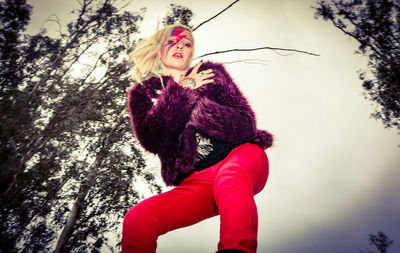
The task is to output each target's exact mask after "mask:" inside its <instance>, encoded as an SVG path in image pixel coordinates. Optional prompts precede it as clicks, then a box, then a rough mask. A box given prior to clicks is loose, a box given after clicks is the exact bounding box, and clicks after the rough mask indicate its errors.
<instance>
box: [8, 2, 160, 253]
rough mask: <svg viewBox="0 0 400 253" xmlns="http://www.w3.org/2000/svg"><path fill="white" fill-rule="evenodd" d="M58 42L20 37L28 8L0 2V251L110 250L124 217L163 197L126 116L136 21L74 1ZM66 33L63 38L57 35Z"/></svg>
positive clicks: (106, 6)
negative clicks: (149, 196)
mask: <svg viewBox="0 0 400 253" xmlns="http://www.w3.org/2000/svg"><path fill="white" fill-rule="evenodd" d="M80 3H81V6H80V8H79V9H78V10H75V15H76V19H75V20H73V21H71V22H70V23H68V24H67V25H66V26H65V27H64V26H62V25H61V24H60V27H62V28H63V29H60V31H59V34H56V35H50V34H48V33H47V32H46V30H42V31H40V32H39V33H38V34H35V35H28V34H27V33H26V32H25V28H26V25H27V24H28V23H29V19H30V13H31V9H32V7H31V6H30V5H28V4H26V1H24V0H7V1H2V2H0V8H1V9H0V20H1V27H0V28H1V29H0V43H1V51H0V57H1V63H0V64H1V65H0V83H1V90H0V92H1V93H0V115H1V116H0V117H1V121H0V142H1V146H0V149H1V150H0V161H1V163H0V166H1V170H0V180H1V183H0V187H1V188H0V189H1V195H0V203H1V211H0V233H1V235H0V237H1V240H0V248H1V250H2V251H4V252H15V251H23V252H38V251H51V250H54V247H55V242H56V241H58V244H57V250H60V251H61V250H62V251H65V252H77V251H93V252H98V251H100V249H101V248H104V247H110V248H115V247H116V245H115V244H113V243H114V242H112V241H108V239H107V238H109V234H114V235H117V236H116V240H118V236H119V235H120V234H121V233H120V226H121V222H122V219H123V216H124V214H125V212H126V211H127V210H128V209H129V208H130V207H131V206H132V205H134V204H135V203H136V202H137V201H138V200H140V199H142V198H143V196H142V194H141V193H140V192H139V190H138V188H137V187H136V185H137V184H140V185H146V186H147V188H149V189H150V190H151V191H153V192H154V193H158V192H160V191H161V187H160V186H159V185H158V184H157V183H156V181H155V178H154V176H153V175H152V173H150V171H149V170H148V169H147V167H146V165H145V161H144V159H143V156H142V153H141V151H140V149H138V148H137V146H138V144H137V142H136V140H135V139H134V137H133V135H132V133H131V129H130V126H129V120H128V118H127V117H128V116H127V114H126V113H125V96H126V89H127V88H128V87H129V86H131V84H132V83H131V79H130V75H129V73H128V71H129V68H128V66H127V65H126V63H125V62H126V59H125V58H126V57H125V56H126V55H127V52H128V51H129V50H130V49H131V48H132V47H133V46H134V43H135V40H136V36H137V33H138V29H139V26H138V24H139V22H140V21H141V20H142V13H129V12H127V11H123V10H119V9H117V8H116V7H115V6H114V5H113V3H114V1H109V0H105V1H94V0H84V1H81V2H80ZM62 30H64V31H65V32H61V31H62Z"/></svg>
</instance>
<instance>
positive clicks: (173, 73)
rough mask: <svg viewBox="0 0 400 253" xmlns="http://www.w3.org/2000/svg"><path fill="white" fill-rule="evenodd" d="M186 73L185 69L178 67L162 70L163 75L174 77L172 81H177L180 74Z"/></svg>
mask: <svg viewBox="0 0 400 253" xmlns="http://www.w3.org/2000/svg"><path fill="white" fill-rule="evenodd" d="M185 73H186V70H184V71H181V70H178V69H165V70H164V75H166V76H172V77H173V78H174V81H175V82H177V83H179V81H180V79H181V76H182V75H184V74H185Z"/></svg>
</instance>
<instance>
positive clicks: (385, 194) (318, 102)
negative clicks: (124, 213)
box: [28, 0, 400, 253]
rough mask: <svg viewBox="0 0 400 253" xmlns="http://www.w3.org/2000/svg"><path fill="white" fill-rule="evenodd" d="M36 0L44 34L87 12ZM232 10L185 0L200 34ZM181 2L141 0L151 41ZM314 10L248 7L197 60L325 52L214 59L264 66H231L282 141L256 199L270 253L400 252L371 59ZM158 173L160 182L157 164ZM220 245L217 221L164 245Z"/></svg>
mask: <svg viewBox="0 0 400 253" xmlns="http://www.w3.org/2000/svg"><path fill="white" fill-rule="evenodd" d="M28 2H29V3H31V4H33V5H34V6H35V9H34V12H33V19H32V25H31V27H30V29H32V30H35V29H37V27H40V24H41V22H42V21H43V20H44V19H45V18H47V17H48V16H49V15H50V14H52V13H55V14H57V15H59V17H60V19H61V20H62V21H63V20H64V22H66V20H67V19H68V17H71V16H70V15H68V13H69V11H70V10H71V8H73V6H75V5H76V2H75V1H61V0H31V1H28ZM231 2H232V1H215V0H213V1H210V0H203V1H196V2H194V1H173V3H177V4H183V5H185V6H187V7H189V8H190V9H191V10H192V11H193V12H194V14H195V15H194V18H193V21H192V24H193V25H194V26H196V25H198V24H199V23H201V22H202V21H204V20H207V19H208V18H210V17H211V16H212V15H214V14H216V13H217V12H219V11H220V10H222V9H224V8H225V7H226V6H228V5H229V4H230V3H231ZM169 3H171V2H170V1H162V0H157V1H156V0H153V1H144V0H138V1H132V7H131V9H132V10H139V9H140V8H141V7H147V12H146V16H145V20H144V21H143V24H142V26H141V30H142V33H141V36H145V37H146V36H149V35H151V34H152V33H153V32H154V31H155V28H156V26H157V20H159V19H160V18H162V17H163V16H165V14H166V12H167V7H168V5H169ZM312 5H315V1H313V0H283V1H278V0H265V1H261V0H256V1H250V0H247V1H245V0H242V1H239V2H238V3H237V4H235V5H234V6H233V7H232V8H231V9H229V10H228V11H227V12H225V13H224V14H222V15H221V16H219V17H218V18H217V19H214V20H213V21H211V22H209V23H207V24H205V25H203V26H202V27H201V28H199V29H198V30H197V31H196V32H195V33H194V36H195V39H196V42H197V45H196V50H197V51H196V55H202V54H204V53H209V52H214V51H218V50H223V49H232V48H253V47H261V46H270V47H281V48H294V49H299V50H306V51H309V52H313V53H317V54H320V56H318V57H315V56H310V55H306V54H291V55H288V56H281V55H279V54H277V53H275V52H272V51H257V52H252V53H249V52H247V53H229V54H225V55H214V56H211V57H209V58H206V60H212V61H218V62H225V63H229V62H232V61H236V60H243V59H254V58H257V59H259V60H262V63H263V64H262V65H261V64H246V63H230V64H227V65H226V67H227V69H228V71H229V72H230V74H231V75H232V77H233V78H234V80H235V81H236V83H237V84H238V85H239V87H240V89H241V90H242V91H243V93H244V94H245V95H246V97H247V98H248V99H249V101H250V104H251V105H252V108H253V109H254V111H255V112H256V115H257V120H258V127H259V128H261V129H266V130H268V131H270V132H271V133H273V134H274V135H275V138H276V141H275V145H274V146H273V147H272V148H271V149H268V150H267V154H268V156H269V159H270V177H269V180H268V183H267V185H266V187H265V189H264V190H263V191H262V192H261V193H260V194H258V195H257V196H256V202H257V205H258V212H259V250H258V252H265V253H267V252H268V253H306V252H307V253H310V252H324V253H331V252H332V253H338V252H347V253H350V252H360V249H364V250H365V249H368V248H369V243H368V234H369V233H376V232H377V231H378V230H380V231H383V232H385V233H386V234H387V235H388V236H389V237H390V238H391V239H392V240H394V244H393V245H392V246H391V247H390V250H389V252H400V229H399V227H400V218H399V217H400V216H399V214H400V194H399V192H400V183H399V182H400V168H399V167H400V155H399V153H400V152H399V151H400V148H399V147H398V145H399V144H400V138H399V136H398V135H397V134H396V132H395V131H394V130H386V129H384V127H383V125H382V123H380V122H378V121H376V120H374V119H371V118H370V116H369V115H370V114H371V113H372V112H373V106H372V105H371V102H369V101H367V100H365V99H364V97H363V90H362V87H361V81H360V80H359V79H358V74H357V71H358V70H359V69H365V67H366V62H367V61H366V60H367V59H366V58H365V57H363V56H360V55H355V54H354V50H355V49H357V43H356V42H355V41H353V40H351V39H350V38H348V37H345V36H344V35H343V34H342V33H341V32H340V31H339V30H338V29H336V28H334V27H333V25H331V24H330V23H329V22H325V21H323V20H320V19H318V20H316V19H314V10H313V9H312V8H311V6H312ZM283 53H284V52H283ZM151 166H153V167H156V168H155V171H156V173H159V172H158V170H159V168H158V167H157V166H158V164H157V163H156V165H154V164H152V165H151ZM158 175H159V174H158ZM218 237H219V217H215V218H212V219H210V220H207V221H204V222H201V223H199V224H196V225H194V226H192V227H189V228H184V229H180V230H177V231H173V232H170V233H168V234H166V235H163V236H161V237H160V238H159V241H158V244H159V246H158V251H157V252H160V253H173V252H178V253H179V252H193V253H197V252H198V253H203V252H214V251H216V249H217V243H218ZM371 249H372V248H371Z"/></svg>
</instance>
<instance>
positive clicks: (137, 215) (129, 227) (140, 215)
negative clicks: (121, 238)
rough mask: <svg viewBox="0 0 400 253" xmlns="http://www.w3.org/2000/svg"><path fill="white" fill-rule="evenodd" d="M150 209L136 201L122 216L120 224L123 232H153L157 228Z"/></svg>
mask: <svg viewBox="0 0 400 253" xmlns="http://www.w3.org/2000/svg"><path fill="white" fill-rule="evenodd" d="M154 221H156V219H154V215H153V214H152V210H149V208H148V205H146V204H145V203H138V204H136V205H135V206H134V207H132V208H131V209H130V210H129V211H128V212H127V213H126V214H125V217H124V221H123V224H122V232H123V234H130V235H132V234H135V235H136V236H137V234H138V233H139V234H141V233H147V232H149V233H154V232H155V231H152V230H154V229H156V228H157V226H156V224H153V223H155V222H154Z"/></svg>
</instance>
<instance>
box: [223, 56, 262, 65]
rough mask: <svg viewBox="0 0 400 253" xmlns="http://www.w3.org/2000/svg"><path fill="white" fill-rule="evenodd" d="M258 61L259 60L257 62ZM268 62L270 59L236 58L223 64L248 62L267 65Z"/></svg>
mask: <svg viewBox="0 0 400 253" xmlns="http://www.w3.org/2000/svg"><path fill="white" fill-rule="evenodd" d="M256 61H258V62H256ZM266 62H269V61H268V60H262V59H257V58H254V59H243V60H236V61H230V62H223V64H224V65H225V64H232V63H246V64H258V65H265V66H266V65H267V64H266Z"/></svg>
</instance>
